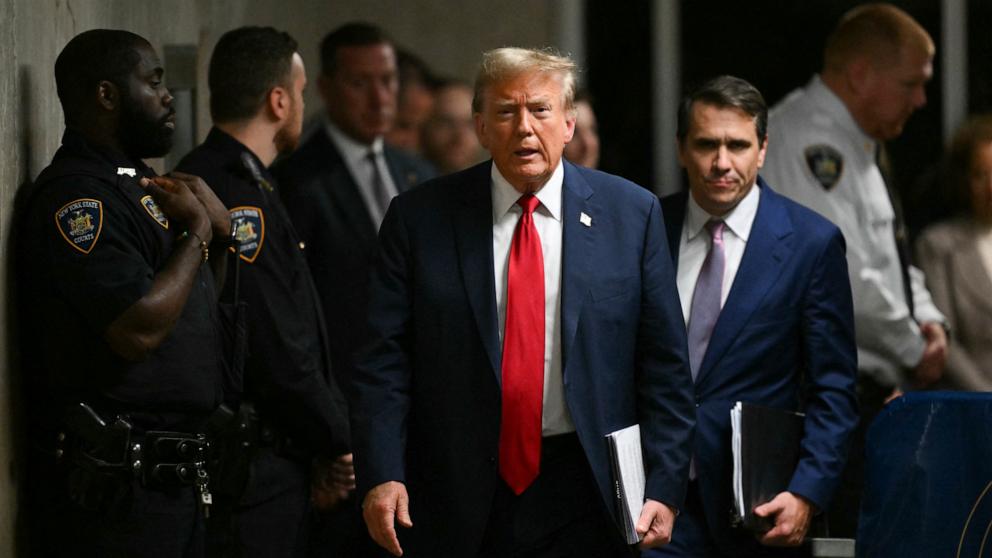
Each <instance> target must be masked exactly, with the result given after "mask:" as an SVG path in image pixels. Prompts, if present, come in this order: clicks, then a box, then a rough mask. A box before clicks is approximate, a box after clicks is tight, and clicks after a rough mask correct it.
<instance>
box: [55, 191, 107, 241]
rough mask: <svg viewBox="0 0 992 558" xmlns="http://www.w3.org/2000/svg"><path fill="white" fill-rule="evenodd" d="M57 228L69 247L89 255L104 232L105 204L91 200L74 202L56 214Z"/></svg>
mask: <svg viewBox="0 0 992 558" xmlns="http://www.w3.org/2000/svg"><path fill="white" fill-rule="evenodd" d="M55 226H56V227H58V229H59V234H61V235H62V238H64V239H65V241H66V242H68V243H69V246H72V247H73V248H75V249H76V250H79V251H80V252H82V253H84V254H89V253H90V252H91V251H92V250H93V247H94V246H96V241H97V240H99V238H100V232H101V231H102V230H103V203H102V202H100V200H94V199H91V198H80V199H78V200H73V201H71V202H69V203H67V204H65V205H63V206H62V208H61V209H59V210H58V211H56V212H55Z"/></svg>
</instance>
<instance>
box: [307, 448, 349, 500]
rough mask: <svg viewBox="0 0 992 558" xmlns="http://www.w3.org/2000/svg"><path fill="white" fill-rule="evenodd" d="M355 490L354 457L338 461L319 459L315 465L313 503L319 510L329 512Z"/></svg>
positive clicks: (347, 456)
mask: <svg viewBox="0 0 992 558" xmlns="http://www.w3.org/2000/svg"><path fill="white" fill-rule="evenodd" d="M354 489H355V467H354V465H353V463H352V455H351V454H350V453H349V454H346V455H341V456H339V457H337V458H336V459H333V460H332V459H318V460H317V461H316V462H315V463H314V475H313V486H312V490H311V492H312V494H313V503H314V506H315V507H316V508H317V509H318V510H329V509H331V508H333V507H334V506H336V505H337V504H338V502H340V501H342V500H346V499H347V498H348V494H349V493H350V492H351V491H352V490H354Z"/></svg>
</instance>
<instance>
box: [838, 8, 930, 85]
mask: <svg viewBox="0 0 992 558" xmlns="http://www.w3.org/2000/svg"><path fill="white" fill-rule="evenodd" d="M920 53H922V54H925V55H928V56H931V57H932V56H933V54H934V45H933V40H932V39H931V38H930V35H929V34H928V33H927V32H926V30H925V29H923V27H922V26H920V24H919V23H917V22H916V20H914V19H913V18H912V17H910V15H909V14H907V13H906V12H904V11H902V10H900V9H899V8H897V7H895V6H892V5H890V4H865V5H863V6H858V7H856V8H854V9H852V10H850V11H848V12H847V13H846V14H844V16H843V17H842V18H841V20H840V22H839V23H838V24H837V27H836V28H834V30H833V32H832V33H831V34H830V36H829V37H828V38H827V44H826V47H825V49H824V53H823V65H824V70H826V71H829V72H841V71H844V69H845V68H847V67H848V66H849V65H850V64H852V63H853V62H855V61H856V60H859V59H863V60H866V61H868V62H869V63H871V64H872V65H874V66H875V67H883V66H886V65H891V64H897V63H898V62H899V59H900V57H901V56H903V55H905V54H920Z"/></svg>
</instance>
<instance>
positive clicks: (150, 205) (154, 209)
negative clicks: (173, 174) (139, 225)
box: [141, 196, 169, 229]
mask: <svg viewBox="0 0 992 558" xmlns="http://www.w3.org/2000/svg"><path fill="white" fill-rule="evenodd" d="M141 206H142V207H144V208H145V211H147V212H148V214H149V215H151V216H152V219H155V222H156V223H158V224H159V225H162V228H164V229H168V228H169V218H168V217H166V216H165V213H162V210H161V209H159V207H158V204H157V203H155V199H154V198H152V197H151V196H145V197H143V198H141Z"/></svg>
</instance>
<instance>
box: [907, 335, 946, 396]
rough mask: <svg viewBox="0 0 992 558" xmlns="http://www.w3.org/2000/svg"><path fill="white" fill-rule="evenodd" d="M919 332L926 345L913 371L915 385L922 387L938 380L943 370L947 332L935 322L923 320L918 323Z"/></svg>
mask: <svg viewBox="0 0 992 558" xmlns="http://www.w3.org/2000/svg"><path fill="white" fill-rule="evenodd" d="M920 333H922V334H923V338H924V339H926V340H927V346H926V348H925V349H924V350H923V358H921V359H920V363H919V364H917V365H916V369H915V370H914V372H915V373H916V374H915V376H916V378H915V379H916V385H917V387H921V388H923V387H927V386H929V385H930V384H932V383H934V382H936V381H937V380H939V379H940V376H941V374H943V372H944V363H945V362H947V334H945V333H944V327H943V326H942V325H940V324H939V323H937V322H923V323H922V324H920Z"/></svg>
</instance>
